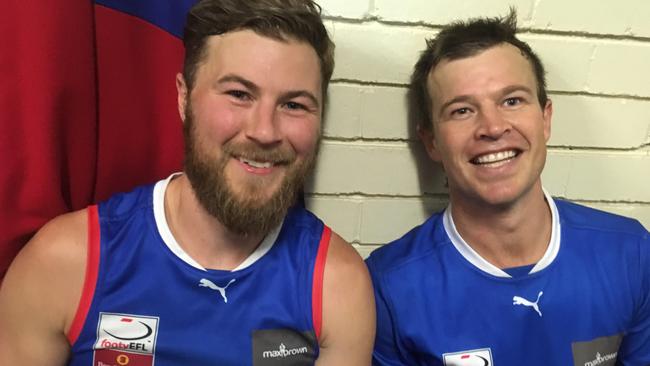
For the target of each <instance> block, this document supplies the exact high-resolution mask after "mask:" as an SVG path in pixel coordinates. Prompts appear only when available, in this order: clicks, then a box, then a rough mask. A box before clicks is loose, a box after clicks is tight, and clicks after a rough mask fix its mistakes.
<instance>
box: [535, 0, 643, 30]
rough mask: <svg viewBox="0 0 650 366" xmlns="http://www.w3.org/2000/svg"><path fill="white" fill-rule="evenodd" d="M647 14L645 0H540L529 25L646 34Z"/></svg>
mask: <svg viewBox="0 0 650 366" xmlns="http://www.w3.org/2000/svg"><path fill="white" fill-rule="evenodd" d="M578 14H579V16H577V15H578ZM649 16H650V4H649V3H648V2H647V1H644V0H627V1H622V2H621V1H593V0H572V1H566V0H541V1H539V4H538V5H537V7H536V8H535V15H534V17H533V24H532V25H533V26H534V27H535V28H539V29H548V30H556V31H567V32H587V33H597V34H612V35H624V36H640V37H648V36H650V24H649V23H648V18H649Z"/></svg>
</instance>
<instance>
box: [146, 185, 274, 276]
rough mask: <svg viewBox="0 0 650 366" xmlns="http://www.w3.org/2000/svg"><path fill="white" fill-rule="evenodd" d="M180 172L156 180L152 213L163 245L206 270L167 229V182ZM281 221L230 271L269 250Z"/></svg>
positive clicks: (195, 266) (193, 264)
mask: <svg viewBox="0 0 650 366" xmlns="http://www.w3.org/2000/svg"><path fill="white" fill-rule="evenodd" d="M180 174H182V173H174V174H172V175H170V176H169V177H167V179H163V180H161V181H159V182H157V183H156V186H155V187H154V189H153V214H154V217H155V219H156V226H157V227H158V232H159V233H160V236H161V237H162V239H163V242H165V245H167V247H168V248H169V250H171V251H172V253H174V254H175V255H176V256H177V257H178V258H180V259H181V260H182V261H183V262H185V263H187V264H189V265H190V266H192V267H194V268H197V269H200V270H203V271H207V270H206V269H205V268H204V267H203V266H202V265H200V264H199V263H198V262H197V261H195V260H194V258H192V257H190V255H189V254H187V252H186V251H185V250H183V248H181V246H180V245H179V244H178V242H177V241H176V238H174V235H173V234H172V232H171V230H170V229H169V224H168V223H167V217H166V216H165V191H166V190H167V186H168V185H169V182H171V180H172V179H173V178H174V177H175V176H177V175H180ZM283 223H284V219H283V220H282V222H281V223H280V225H278V226H277V227H276V228H274V229H273V230H271V232H269V233H268V235H267V236H266V237H265V238H264V240H262V243H261V244H260V245H259V246H258V247H257V249H255V251H253V253H251V254H250V255H249V256H248V258H246V259H245V260H244V261H243V262H242V263H241V264H240V265H239V266H237V268H235V269H233V270H232V272H234V271H239V270H242V269H244V268H247V267H249V266H251V265H252V264H253V263H255V262H257V260H259V259H260V258H262V256H264V254H266V253H267V252H268V251H269V250H271V248H272V247H273V244H274V243H275V241H276V239H277V238H278V235H279V234H280V229H281V228H282V224H283Z"/></svg>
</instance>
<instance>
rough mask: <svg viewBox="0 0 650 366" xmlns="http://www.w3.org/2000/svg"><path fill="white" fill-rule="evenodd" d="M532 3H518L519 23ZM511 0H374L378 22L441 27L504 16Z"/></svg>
mask: <svg viewBox="0 0 650 366" xmlns="http://www.w3.org/2000/svg"><path fill="white" fill-rule="evenodd" d="M533 3H534V1H532V0H518V1H517V2H516V6H517V8H518V14H517V15H518V17H519V19H520V20H521V21H522V22H523V21H524V20H525V18H527V17H529V16H530V13H531V11H532V9H533ZM511 4H512V1H511V0H490V1H484V0H464V1H449V0H429V1H423V0H401V1H395V0H375V14H376V15H377V16H378V17H379V19H382V20H386V21H395V22H414V23H415V22H422V23H427V24H433V25H444V24H447V23H450V22H451V21H454V20H458V19H462V20H464V19H467V18H476V17H485V16H490V17H494V16H502V15H505V14H507V13H508V8H509V7H510V5H511Z"/></svg>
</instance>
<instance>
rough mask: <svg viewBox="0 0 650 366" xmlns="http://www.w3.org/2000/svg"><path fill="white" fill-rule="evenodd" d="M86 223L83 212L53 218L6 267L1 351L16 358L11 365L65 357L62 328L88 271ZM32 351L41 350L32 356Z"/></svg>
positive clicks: (0, 296)
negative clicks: (7, 267)
mask: <svg viewBox="0 0 650 366" xmlns="http://www.w3.org/2000/svg"><path fill="white" fill-rule="evenodd" d="M87 222H88V219H87V213H86V210H81V211H77V212H73V213H69V214H65V215H62V216H59V217H57V218H55V219H53V220H52V221H50V222H48V223H47V224H46V225H45V226H43V228H41V230H39V232H38V233H37V234H36V235H35V236H34V237H33V238H32V240H30V241H29V242H28V243H27V245H25V247H24V248H23V249H22V250H21V252H20V253H19V254H18V256H17V257H16V258H15V260H14V261H13V263H12V264H11V266H10V267H9V270H8V272H7V275H6V277H5V278H4V281H3V283H2V287H1V288H0V340H1V341H0V354H2V356H3V357H10V358H11V359H12V360H15V361H18V362H17V363H14V364H23V365H31V364H38V360H39V359H41V357H45V355H47V356H48V357H51V358H50V360H60V359H61V357H63V355H67V348H68V345H67V341H66V338H65V336H66V335H65V332H66V331H67V329H68V328H69V326H70V324H71V322H72V318H73V317H74V314H75V312H76V308H77V304H78V302H79V298H80V296H81V288H82V286H83V281H84V275H85V269H86V252H87V244H86V243H87ZM30 345H31V346H30ZM3 347H7V348H10V349H3ZM30 349H31V351H30ZM36 349H39V350H40V351H41V352H42V354H41V355H35V354H34V353H35V352H34V350H36ZM63 351H65V352H63ZM43 359H45V358H43ZM48 363H49V364H58V363H57V362H48Z"/></svg>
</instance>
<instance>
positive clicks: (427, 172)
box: [306, 0, 650, 256]
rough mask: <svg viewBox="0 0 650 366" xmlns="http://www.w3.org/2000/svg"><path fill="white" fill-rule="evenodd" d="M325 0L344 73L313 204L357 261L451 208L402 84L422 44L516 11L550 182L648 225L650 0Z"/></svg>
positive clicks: (337, 82) (560, 192)
mask: <svg viewBox="0 0 650 366" xmlns="http://www.w3.org/2000/svg"><path fill="white" fill-rule="evenodd" d="M319 3H320V4H321V6H322V7H323V10H324V14H325V16H326V19H327V21H326V24H327V27H328V29H329V30H330V32H331V34H332V37H333V39H334V41H335V42H336V45H337V49H336V63H337V64H336V69H335V72H334V79H333V82H332V84H331V86H330V105H329V106H328V109H327V121H326V122H325V124H324V129H323V146H322V148H321V155H320V157H319V159H318V162H317V167H316V171H315V173H314V176H313V177H312V178H311V180H310V182H309V184H308V185H307V187H306V193H307V205H308V207H309V208H310V209H312V210H313V211H314V212H316V213H317V214H318V215H319V216H321V217H322V218H323V219H324V221H326V222H327V223H328V224H329V225H330V226H331V227H332V228H333V229H334V230H336V231H337V232H338V233H339V234H341V235H342V236H343V237H344V238H346V239H347V240H349V241H350V242H352V243H353V244H354V245H355V248H357V250H358V251H359V252H360V253H361V254H362V255H364V256H365V255H367V254H368V253H370V251H372V250H373V249H374V248H376V247H378V246H380V245H382V244H384V243H386V242H388V241H391V240H394V239H396V238H398V237H400V236H401V235H403V234H404V233H405V232H407V231H408V230H410V229H411V228H412V227H414V226H416V225H418V224H420V223H421V222H422V221H423V220H424V219H425V218H426V217H428V216H429V215H430V214H431V213H433V212H435V211H437V210H440V209H442V208H443V207H444V206H445V204H446V188H445V179H444V175H443V173H442V172H441V169H440V168H439V167H437V166H436V165H435V164H434V163H432V162H431V161H430V160H428V157H427V156H426V154H425V153H424V150H423V148H422V146H421V145H420V143H419V141H417V139H416V137H415V136H414V133H413V131H411V130H409V128H408V125H407V108H406V99H405V98H406V85H407V83H408V80H409V77H410V74H411V69H412V66H413V64H414V62H415V60H416V59H417V57H418V55H419V53H420V51H421V50H422V49H423V47H424V40H425V38H429V37H433V36H435V34H436V32H438V31H439V29H440V27H441V26H442V25H444V24H446V23H448V22H450V21H453V20H456V19H459V18H465V17H475V16H497V15H503V14H506V13H507V11H508V7H509V6H510V5H511V4H512V5H514V6H516V7H517V8H518V21H519V24H520V26H521V27H522V28H523V30H522V33H521V38H522V39H523V40H525V41H526V42H529V43H530V44H531V46H532V47H533V49H535V50H536V51H537V53H538V54H539V55H540V57H541V58H542V60H543V61H544V64H545V65H546V68H547V72H548V75H547V80H548V89H549V92H550V94H549V95H550V97H551V99H552V100H553V103H554V118H553V126H552V136H551V139H550V141H549V155H548V159H547V164H546V169H545V170H544V173H543V175H542V179H543V182H544V186H545V187H546V188H547V189H548V190H549V191H550V192H551V194H553V195H556V196H559V197H562V198H566V199H570V200H573V201H577V202H580V203H583V204H586V205H589V206H593V207H596V208H599V209H604V210H607V211H611V212H615V213H619V214H623V215H626V216H631V217H634V218H637V219H638V220H640V221H641V222H642V223H643V224H644V225H645V226H646V227H650V21H649V20H650V1H646V0H621V1H616V2H611V1H593V0H572V1H566V0H509V1H505V0H492V1H484V0H464V1H452V0H401V1H394V0H352V1H350V0H319Z"/></svg>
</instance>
